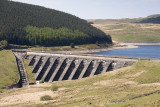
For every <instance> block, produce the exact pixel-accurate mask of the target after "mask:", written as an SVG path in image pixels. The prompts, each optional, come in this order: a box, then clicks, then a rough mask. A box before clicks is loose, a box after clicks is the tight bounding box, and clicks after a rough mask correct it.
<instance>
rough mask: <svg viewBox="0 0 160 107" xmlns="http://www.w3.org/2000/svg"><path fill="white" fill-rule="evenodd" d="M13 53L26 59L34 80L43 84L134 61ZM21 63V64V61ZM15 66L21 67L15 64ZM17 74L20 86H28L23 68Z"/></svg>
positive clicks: (95, 73) (39, 53)
mask: <svg viewBox="0 0 160 107" xmlns="http://www.w3.org/2000/svg"><path fill="white" fill-rule="evenodd" d="M13 53H14V54H15V56H16V58H18V59H20V58H25V59H28V65H29V66H32V69H31V71H32V73H35V80H37V81H40V80H43V81H44V82H53V81H63V80H75V79H80V78H85V77H91V76H94V75H98V74H101V73H105V72H109V71H113V70H116V69H119V68H123V67H127V66H130V65H132V64H133V63H134V62H135V61H136V60H133V59H122V58H110V57H105V56H99V55H87V54H84V55H69V54H54V53H46V52H27V51H13ZM18 61H19V60H18ZM21 63H23V61H22V60H21ZM22 65H24V64H22ZM17 66H21V65H19V63H17ZM21 67H22V66H21ZM23 67H25V66H23ZM19 73H20V77H21V83H22V85H27V84H29V79H28V76H27V71H26V70H25V68H23V70H22V69H21V70H20V71H19Z"/></svg>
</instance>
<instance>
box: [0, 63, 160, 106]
mask: <svg viewBox="0 0 160 107" xmlns="http://www.w3.org/2000/svg"><path fill="white" fill-rule="evenodd" d="M159 64H160V62H158V61H155V62H154V61H139V62H136V63H135V64H134V65H133V66H131V67H127V68H123V69H119V70H116V71H112V72H106V73H103V74H100V75H97V76H94V77H89V78H83V79H80V80H74V81H61V82H54V83H44V84H39V85H33V86H27V87H23V88H22V89H13V90H9V91H7V92H4V93H1V94H0V105H1V106H5V107H6V106H7V107H8V106H12V107H17V106H25V107H44V106H46V107H53V106H56V107H146V106H147V107H158V106H159V105H160V79H159V76H160V73H159V70H160V66H159ZM45 95H49V96H51V98H50V99H47V98H46V99H45V100H46V101H40V98H41V97H42V96H45Z"/></svg>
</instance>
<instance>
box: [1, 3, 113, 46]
mask: <svg viewBox="0 0 160 107" xmlns="http://www.w3.org/2000/svg"><path fill="white" fill-rule="evenodd" d="M27 26H32V27H37V29H43V28H45V27H47V28H49V29H52V30H61V28H62V29H64V28H66V29H68V30H72V31H71V32H78V33H81V34H83V35H85V36H86V37H85V38H86V39H85V40H84V41H81V42H78V44H84V43H86V41H88V43H95V42H96V41H100V42H107V43H112V40H111V37H110V36H109V35H106V34H105V33H104V32H102V31H101V30H99V29H97V28H95V27H93V26H91V25H90V24H88V23H87V21H86V20H83V19H80V18H78V17H76V16H73V15H70V14H67V13H64V12H60V11H57V10H53V9H48V8H45V7H41V6H35V5H30V4H25V3H19V2H13V1H9V0H0V40H7V41H8V43H12V44H25V45H26V44H27V45H31V43H30V41H28V38H27V34H26V33H28V32H27V31H26V29H25V28H26V27H27ZM64 31H65V30H64ZM73 34H76V33H73ZM77 35H79V34H77ZM77 35H75V36H77ZM60 36H61V35H59V38H61V37H60ZM68 36H71V35H68V33H67V31H65V34H64V35H63V37H66V38H68ZM75 36H74V37H75ZM88 36H89V38H88ZM80 37H81V36H80ZM80 37H78V38H80ZM53 38H54V37H53ZM71 38H72V37H70V39H71ZM78 38H77V39H78ZM69 41H71V40H69ZM44 42H45V41H44ZM57 42H60V41H57ZM61 42H63V41H61ZM37 45H41V44H38V43H37ZM48 45H49V46H52V45H53V44H48ZM58 45H68V43H67V42H65V41H64V43H58Z"/></svg>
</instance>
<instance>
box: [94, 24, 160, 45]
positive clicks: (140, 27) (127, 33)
mask: <svg viewBox="0 0 160 107" xmlns="http://www.w3.org/2000/svg"><path fill="white" fill-rule="evenodd" d="M93 26H95V27H97V28H99V29H101V30H103V31H104V32H105V33H107V34H110V35H111V37H112V39H113V40H115V41H118V42H133V43H134V42H160V35H159V34H160V24H131V23H128V24H94V25H93Z"/></svg>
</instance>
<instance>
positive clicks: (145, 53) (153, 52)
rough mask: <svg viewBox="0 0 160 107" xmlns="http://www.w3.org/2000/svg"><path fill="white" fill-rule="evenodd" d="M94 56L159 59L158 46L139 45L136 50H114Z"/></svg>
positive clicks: (159, 46)
mask: <svg viewBox="0 0 160 107" xmlns="http://www.w3.org/2000/svg"><path fill="white" fill-rule="evenodd" d="M94 54H99V55H114V56H129V57H143V58H160V45H139V46H138V48H132V49H116V50H110V51H105V52H98V53H94Z"/></svg>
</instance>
